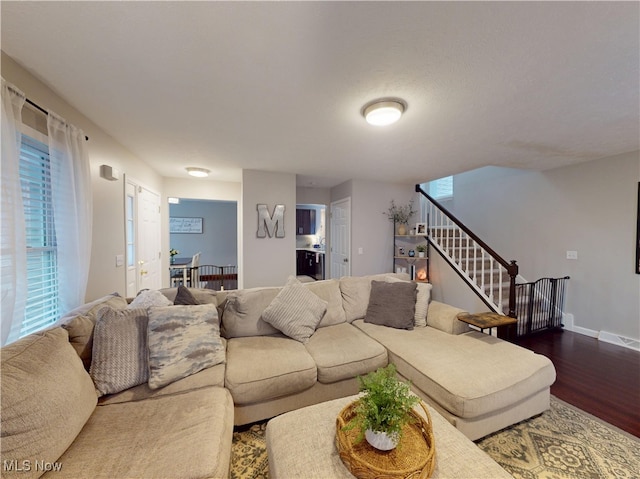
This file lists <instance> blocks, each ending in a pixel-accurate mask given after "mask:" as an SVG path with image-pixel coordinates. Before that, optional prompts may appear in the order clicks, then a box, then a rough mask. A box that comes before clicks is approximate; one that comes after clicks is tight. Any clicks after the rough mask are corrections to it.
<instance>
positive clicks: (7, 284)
mask: <svg viewBox="0 0 640 479" xmlns="http://www.w3.org/2000/svg"><path fill="white" fill-rule="evenodd" d="M24 102H25V96H24V93H22V92H21V91H20V90H18V89H17V88H15V87H13V86H12V85H10V84H8V83H7V82H5V80H4V78H3V79H2V161H1V163H0V177H1V179H0V181H1V186H2V188H1V189H2V205H1V206H0V208H1V210H0V218H1V220H0V221H1V223H2V224H1V231H2V233H1V236H2V243H1V246H0V247H1V254H0V263H1V272H0V289H1V291H2V318H1V323H0V324H1V328H0V331H1V337H2V345H4V344H6V343H7V342H11V341H15V340H16V339H18V335H19V334H20V327H21V326H22V321H23V320H24V310H25V304H26V297H27V252H26V249H25V222H24V208H23V206H22V189H21V187H20V169H19V165H20V143H21V141H20V126H21V124H22V106H23V105H24Z"/></svg>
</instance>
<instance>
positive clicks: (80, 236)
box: [47, 112, 93, 315]
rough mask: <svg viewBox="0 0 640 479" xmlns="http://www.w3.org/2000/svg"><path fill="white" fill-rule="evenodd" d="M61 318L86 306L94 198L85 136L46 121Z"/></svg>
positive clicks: (56, 119)
mask: <svg viewBox="0 0 640 479" xmlns="http://www.w3.org/2000/svg"><path fill="white" fill-rule="evenodd" d="M47 129H48V134H49V157H50V158H51V166H52V167H51V183H52V195H53V207H54V221H55V225H56V240H57V245H58V247H57V250H58V284H59V285H60V286H59V292H60V297H59V301H58V307H59V312H60V314H61V315H63V314H65V313H66V312H68V311H70V310H71V309H73V308H75V307H77V306H79V305H81V304H83V303H84V297H85V293H86V290H87V280H88V277H89V263H90V261H91V230H92V214H93V208H92V204H93V203H92V196H91V172H90V167H89V154H88V152H87V147H86V139H85V136H84V132H83V131H82V130H80V129H78V128H76V127H74V126H72V125H69V124H68V123H67V122H66V121H65V120H63V119H62V118H60V117H59V116H57V115H56V114H55V113H52V112H49V115H48V117H47Z"/></svg>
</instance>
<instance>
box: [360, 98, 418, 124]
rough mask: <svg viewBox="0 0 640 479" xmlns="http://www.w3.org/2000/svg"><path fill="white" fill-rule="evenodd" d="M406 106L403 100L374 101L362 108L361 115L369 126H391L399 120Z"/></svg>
mask: <svg viewBox="0 0 640 479" xmlns="http://www.w3.org/2000/svg"><path fill="white" fill-rule="evenodd" d="M406 106H407V105H406V103H405V102H404V101H403V100H400V99H397V98H387V99H381V100H374V101H372V102H371V103H367V104H366V105H365V106H364V108H363V109H362V115H363V116H364V118H365V119H366V120H367V123H369V124H370V125H375V126H385V125H391V124H392V123H395V122H396V121H398V120H399V119H400V117H401V116H402V114H403V113H404V110H405V109H406Z"/></svg>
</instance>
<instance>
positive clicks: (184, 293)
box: [163, 286, 200, 306]
mask: <svg viewBox="0 0 640 479" xmlns="http://www.w3.org/2000/svg"><path fill="white" fill-rule="evenodd" d="M163 296H164V295H163ZM173 304H177V305H181V306H189V305H191V306H194V305H196V304H200V303H198V300H197V299H196V298H195V297H194V296H193V294H191V291H189V289H188V288H187V287H186V286H178V293H177V294H176V299H174V300H173Z"/></svg>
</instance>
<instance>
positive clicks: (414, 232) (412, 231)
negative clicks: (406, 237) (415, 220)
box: [409, 228, 416, 236]
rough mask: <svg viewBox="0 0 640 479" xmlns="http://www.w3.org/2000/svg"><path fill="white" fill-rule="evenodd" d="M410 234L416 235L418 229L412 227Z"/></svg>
mask: <svg viewBox="0 0 640 479" xmlns="http://www.w3.org/2000/svg"><path fill="white" fill-rule="evenodd" d="M409 234H410V235H411V236H413V235H415V234H416V230H415V228H411V229H410V230H409Z"/></svg>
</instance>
